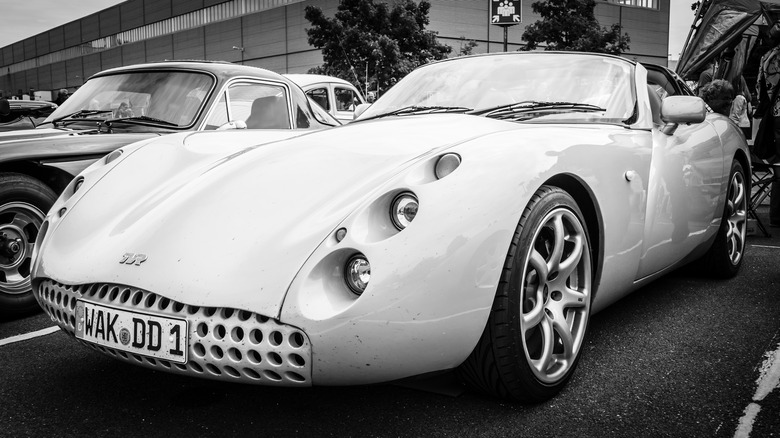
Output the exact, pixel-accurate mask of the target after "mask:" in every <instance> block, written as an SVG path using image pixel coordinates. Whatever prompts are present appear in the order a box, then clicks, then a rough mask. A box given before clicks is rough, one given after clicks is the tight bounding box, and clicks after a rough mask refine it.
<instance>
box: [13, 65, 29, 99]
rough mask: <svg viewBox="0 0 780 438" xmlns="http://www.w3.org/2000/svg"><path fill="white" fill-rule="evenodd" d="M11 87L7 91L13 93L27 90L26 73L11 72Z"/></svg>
mask: <svg viewBox="0 0 780 438" xmlns="http://www.w3.org/2000/svg"><path fill="white" fill-rule="evenodd" d="M11 82H12V84H13V85H12V87H13V88H11V89H10V90H9V91H10V92H11V94H13V95H17V94H22V93H26V92H27V91H26V90H27V73H25V72H23V71H20V72H17V73H12V74H11Z"/></svg>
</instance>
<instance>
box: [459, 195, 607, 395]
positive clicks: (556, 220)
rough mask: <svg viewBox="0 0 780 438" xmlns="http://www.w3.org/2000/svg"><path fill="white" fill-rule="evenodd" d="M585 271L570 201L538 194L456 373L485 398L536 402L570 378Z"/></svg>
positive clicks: (586, 308) (583, 315)
mask: <svg viewBox="0 0 780 438" xmlns="http://www.w3.org/2000/svg"><path fill="white" fill-rule="evenodd" d="M592 281H593V267H592V263H591V254H590V244H589V237H588V232H587V228H586V226H585V222H584V220H583V216H582V213H581V211H580V209H579V208H578V206H577V203H576V202H575V201H574V199H573V198H572V197H571V196H570V195H569V194H568V193H566V192H565V191H563V190H561V189H560V188H557V187H550V186H543V187H541V188H540V189H539V190H538V191H537V192H536V193H535V194H534V196H533V197H532V199H531V202H530V203H529V204H528V206H527V207H526V209H525V211H524V212H523V215H522V217H521V218H520V223H519V224H518V226H517V229H516V230H515V234H514V237H513V239H512V243H511V245H510V247H509V252H508V254H507V257H506V262H505V263H504V269H503V273H502V276H501V281H500V283H499V286H498V290H497V292H496V296H495V299H494V301H493V308H492V310H491V313H490V316H489V318H488V322H487V325H486V326H485V330H484V331H483V333H482V337H481V338H480V340H479V342H478V344H477V346H476V347H475V348H474V351H473V352H472V353H471V355H470V356H469V357H468V359H466V361H465V362H464V363H463V364H462V365H461V367H460V369H459V373H460V375H461V377H462V378H463V379H464V380H465V382H466V383H467V384H469V385H470V386H472V387H473V388H475V389H477V390H479V391H480V392H483V393H487V394H489V395H493V396H497V397H503V398H510V399H514V400H516V401H520V402H527V403H528V402H541V401H545V400H548V399H550V398H551V397H553V396H554V395H556V394H557V393H558V392H560V390H561V389H562V388H563V386H564V385H565V384H566V382H567V381H568V380H569V378H570V377H571V375H572V373H573V372H574V369H575V368H576V366H577V362H578V361H579V357H580V352H581V350H582V345H583V342H584V339H585V334H586V331H587V327H588V320H589V318H590V303H591V296H592Z"/></svg>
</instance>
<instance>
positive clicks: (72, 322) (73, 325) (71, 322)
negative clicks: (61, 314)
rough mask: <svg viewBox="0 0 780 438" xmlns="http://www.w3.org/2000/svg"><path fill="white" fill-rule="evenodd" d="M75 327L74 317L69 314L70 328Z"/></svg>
mask: <svg viewBox="0 0 780 438" xmlns="http://www.w3.org/2000/svg"><path fill="white" fill-rule="evenodd" d="M73 327H76V317H75V316H73V315H70V328H71V329H72V328H73Z"/></svg>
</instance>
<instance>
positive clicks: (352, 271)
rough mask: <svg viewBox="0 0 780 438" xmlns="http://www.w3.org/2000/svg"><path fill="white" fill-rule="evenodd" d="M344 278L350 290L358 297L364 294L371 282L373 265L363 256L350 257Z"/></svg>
mask: <svg viewBox="0 0 780 438" xmlns="http://www.w3.org/2000/svg"><path fill="white" fill-rule="evenodd" d="M344 278H345V279H346V281H347V286H349V289H350V290H351V291H352V292H354V293H355V294H357V295H360V294H362V293H363V291H365V290H366V287H368V282H369V281H370V280H371V265H370V264H369V263H368V259H367V258H366V256H364V255H363V254H355V255H353V256H352V257H350V259H349V261H347V265H346V266H345V272H344Z"/></svg>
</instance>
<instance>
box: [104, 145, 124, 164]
mask: <svg viewBox="0 0 780 438" xmlns="http://www.w3.org/2000/svg"><path fill="white" fill-rule="evenodd" d="M121 155H122V149H117V150H115V151H114V152H111V153H110V154H108V155H106V164H111V162H112V161H114V160H116V159H117V158H119V157H120V156H121Z"/></svg>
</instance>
